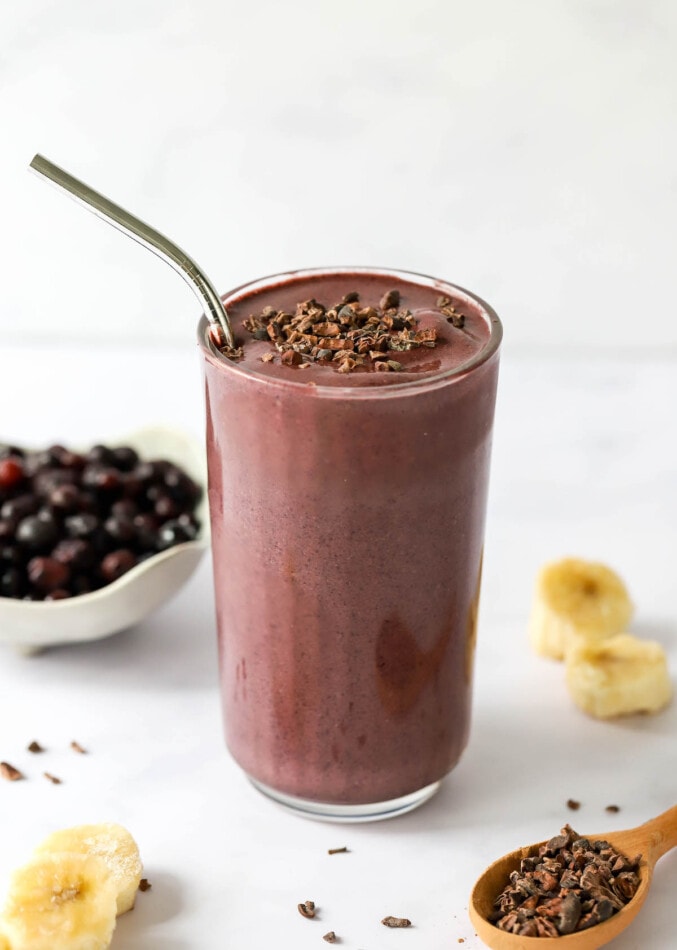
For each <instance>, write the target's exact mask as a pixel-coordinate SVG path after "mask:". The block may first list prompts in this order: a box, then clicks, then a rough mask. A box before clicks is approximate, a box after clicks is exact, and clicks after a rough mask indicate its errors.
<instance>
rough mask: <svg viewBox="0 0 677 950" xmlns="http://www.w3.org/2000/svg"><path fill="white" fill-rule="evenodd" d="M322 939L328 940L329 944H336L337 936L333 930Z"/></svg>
mask: <svg viewBox="0 0 677 950" xmlns="http://www.w3.org/2000/svg"><path fill="white" fill-rule="evenodd" d="M322 939H323V940H326V942H327V943H336V934H335V933H334V931H333V930H330V931H329V933H326V934H324V936H323V937H322Z"/></svg>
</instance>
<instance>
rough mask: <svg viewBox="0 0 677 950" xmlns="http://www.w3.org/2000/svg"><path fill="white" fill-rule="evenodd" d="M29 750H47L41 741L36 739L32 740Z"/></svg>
mask: <svg viewBox="0 0 677 950" xmlns="http://www.w3.org/2000/svg"><path fill="white" fill-rule="evenodd" d="M28 751H29V752H44V751H45V750H44V749H43V748H42V746H41V745H40V743H39V742H36V741H35V739H34V740H33V741H32V742H31V744H30V745H29V746H28Z"/></svg>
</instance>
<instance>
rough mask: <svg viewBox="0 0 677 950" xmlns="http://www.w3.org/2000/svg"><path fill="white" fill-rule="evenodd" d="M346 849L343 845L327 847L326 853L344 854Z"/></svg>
mask: <svg viewBox="0 0 677 950" xmlns="http://www.w3.org/2000/svg"><path fill="white" fill-rule="evenodd" d="M347 852H348V849H347V848H346V846H345V845H344V846H343V847H342V848H329V850H328V851H327V854H346V853H347Z"/></svg>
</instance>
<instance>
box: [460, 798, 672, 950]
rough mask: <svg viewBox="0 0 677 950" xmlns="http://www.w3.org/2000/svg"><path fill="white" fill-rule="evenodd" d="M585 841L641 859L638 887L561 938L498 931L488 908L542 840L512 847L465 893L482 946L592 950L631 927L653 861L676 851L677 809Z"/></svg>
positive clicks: (514, 949)
mask: <svg viewBox="0 0 677 950" xmlns="http://www.w3.org/2000/svg"><path fill="white" fill-rule="evenodd" d="M585 837H586V838H589V839H590V840H595V839H597V838H603V839H604V840H605V841H608V842H609V844H610V845H611V846H612V847H613V848H615V849H616V850H617V851H619V852H620V853H621V854H623V855H625V856H626V857H628V858H633V857H634V856H635V855H637V854H641V855H642V860H641V862H640V865H639V869H638V874H639V878H640V883H639V888H638V889H637V893H636V894H635V896H634V897H633V898H632V900H631V901H630V902H629V903H628V904H626V905H625V906H624V907H623V908H622V909H621V910H619V911H618V912H617V913H616V914H614V915H613V917H610V918H609V919H608V920H605V921H604V922H603V923H601V924H596V925H595V926H593V927H590V928H588V929H587V930H579V931H576V932H575V933H572V934H567V935H565V936H559V937H520V936H518V935H517V934H511V933H506V932H505V931H503V930H499V929H498V927H496V926H495V925H494V924H492V923H490V922H489V919H488V918H489V916H490V915H491V913H492V911H493V910H494V901H495V900H496V898H497V897H498V895H499V894H500V892H501V891H502V890H503V888H504V887H505V885H506V883H507V882H508V878H509V876H510V872H511V871H515V870H517V869H519V866H520V861H521V860H522V858H526V857H527V856H528V855H530V854H534V853H536V852H537V850H538V848H539V844H544V843H545V842H539V844H533V845H530V846H528V847H526V848H518V849H517V851H512V852H511V853H510V854H506V855H504V856H503V857H502V858H499V859H498V861H494V863H493V864H491V865H489V867H488V868H487V869H486V871H484V873H483V874H482V875H481V876H480V877H479V878H478V880H477V881H476V883H475V886H474V888H473V890H472V894H471V895H470V905H469V908H468V910H469V912H470V919H471V920H472V922H473V924H474V926H475V929H476V931H477V933H478V935H479V936H480V937H481V939H482V940H483V941H484V943H486V945H487V946H488V947H492V948H493V950H532V948H533V950H548V948H550V950H555V947H558V948H559V950H596V948H597V947H601V946H603V945H604V944H605V943H608V942H609V941H610V940H613V939H614V937H617V936H618V934H619V933H621V931H623V930H625V928H626V927H627V926H628V925H629V924H631V923H632V921H633V920H634V919H635V917H636V916H637V914H638V912H639V910H640V908H641V906H642V904H643V903H644V900H645V898H646V895H647V894H648V892H649V885H650V884H651V878H652V876H653V869H654V866H655V864H656V862H657V861H658V859H659V858H661V857H662V856H663V855H664V854H665V853H666V852H667V851H670V850H671V848H674V847H677V805H675V807H674V808H670V809H668V811H666V812H663V814H662V815H659V816H658V817H657V818H654V819H652V820H651V821H647V822H646V823H645V824H643V825H640V826H639V827H638V828H629V829H628V830H627V831H615V832H613V834H600V835H586V836H585Z"/></svg>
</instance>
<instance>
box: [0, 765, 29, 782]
mask: <svg viewBox="0 0 677 950" xmlns="http://www.w3.org/2000/svg"><path fill="white" fill-rule="evenodd" d="M0 775H1V776H2V777H3V778H4V779H7V781H8V782H18V781H19V780H20V779H22V778H24V775H23V772H20V771H19V770H18V769H15V768H14V766H13V765H10V764H9V762H0Z"/></svg>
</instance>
